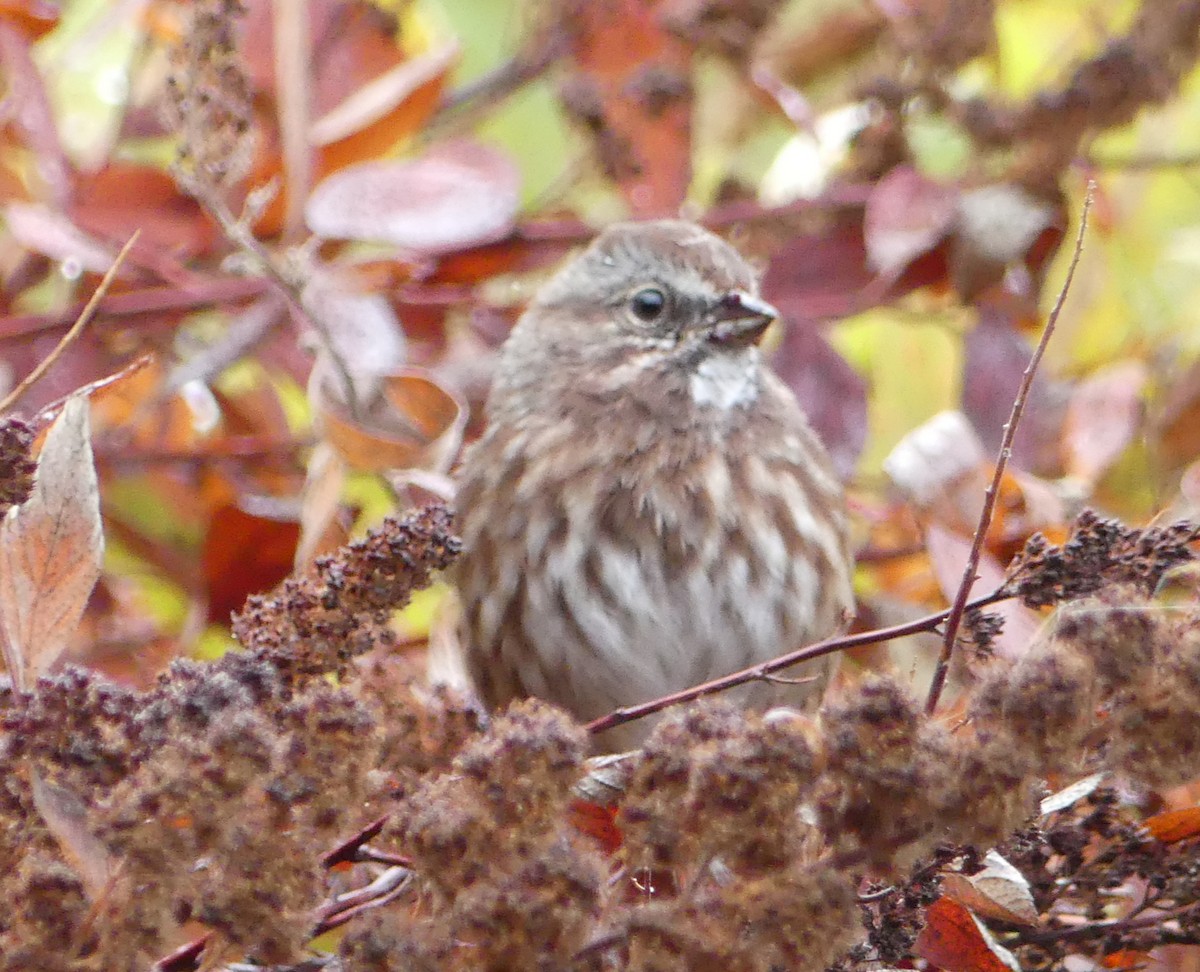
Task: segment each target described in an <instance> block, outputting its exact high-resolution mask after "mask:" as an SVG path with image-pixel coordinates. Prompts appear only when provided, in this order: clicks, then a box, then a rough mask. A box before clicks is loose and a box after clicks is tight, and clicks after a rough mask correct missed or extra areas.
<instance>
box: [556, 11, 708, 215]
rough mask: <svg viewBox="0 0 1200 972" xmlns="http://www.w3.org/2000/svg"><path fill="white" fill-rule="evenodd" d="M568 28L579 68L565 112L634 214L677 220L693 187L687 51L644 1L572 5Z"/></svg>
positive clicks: (566, 96) (565, 91) (567, 93)
mask: <svg viewBox="0 0 1200 972" xmlns="http://www.w3.org/2000/svg"><path fill="white" fill-rule="evenodd" d="M565 26H566V28H567V30H568V31H569V32H570V35H571V48H572V59H573V61H574V63H575V66H576V68H577V70H576V73H575V74H574V75H573V76H572V77H571V78H570V79H569V80H568V81H567V83H566V84H565V85H564V89H563V100H564V102H565V104H566V108H567V110H568V111H569V112H570V113H571V114H572V115H573V116H574V117H575V118H576V119H577V120H578V121H579V122H580V123H581V124H582V125H583V127H585V128H586V129H587V130H588V131H589V132H591V134H592V135H593V136H594V137H595V140H596V147H597V152H598V154H599V156H600V162H601V164H602V165H603V166H604V169H605V171H606V172H607V173H608V175H609V176H610V177H611V178H613V179H615V180H616V181H617V183H618V184H619V185H620V188H621V191H622V193H623V194H624V195H625V198H626V200H627V201H628V202H629V206H630V208H631V209H632V210H633V213H634V215H636V216H640V217H647V216H655V215H658V216H662V215H673V214H675V213H676V212H678V209H679V206H680V204H681V203H682V202H683V201H684V199H685V198H686V196H687V189H688V184H689V183H690V181H691V153H692V144H691V111H692V89H691V53H692V52H691V48H690V46H689V45H688V44H687V43H686V42H685V41H683V40H682V39H681V38H680V37H679V36H678V35H677V34H674V33H672V32H671V31H669V30H666V29H665V28H664V26H663V24H662V22H661V12H660V10H659V9H658V5H657V4H654V3H646V2H645V0H609V2H605V3H581V4H575V5H573V7H572V15H571V16H569V17H567V18H566V20H565Z"/></svg>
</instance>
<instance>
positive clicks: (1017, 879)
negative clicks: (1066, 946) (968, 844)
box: [942, 850, 1038, 926]
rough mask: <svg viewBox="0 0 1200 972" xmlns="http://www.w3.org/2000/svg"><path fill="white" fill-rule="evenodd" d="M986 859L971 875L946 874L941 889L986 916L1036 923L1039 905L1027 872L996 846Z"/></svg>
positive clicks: (1021, 923) (1013, 921) (1018, 923)
mask: <svg viewBox="0 0 1200 972" xmlns="http://www.w3.org/2000/svg"><path fill="white" fill-rule="evenodd" d="M984 863H985V864H986V866H985V867H984V869H983V870H982V871H980V872H979V873H978V874H972V875H971V876H970V877H968V876H967V875H965V874H947V875H946V876H945V877H944V878H943V879H942V892H943V893H944V894H946V895H948V896H949V897H951V898H953V899H954V900H955V901H957V902H958V903H959V904H961V905H964V906H965V907H967V908H970V909H971V910H972V911H973V912H975V913H976V914H979V915H983V916H984V917H985V918H998V919H1000V920H1001V921H1007V922H1012V923H1013V924H1017V925H1031V926H1032V925H1036V924H1037V921H1038V911H1037V906H1036V905H1034V903H1033V894H1032V892H1031V891H1030V889H1029V882H1028V881H1027V880H1026V879H1025V876H1024V875H1023V874H1022V873H1021V872H1020V871H1018V870H1017V869H1016V868H1015V867H1013V866H1012V865H1011V864H1010V863H1009V862H1008V861H1006V860H1005V859H1004V858H1003V857H1001V856H1000V855H999V854H997V853H996V852H995V851H994V850H991V851H988V852H987V857H986V858H985V861H984Z"/></svg>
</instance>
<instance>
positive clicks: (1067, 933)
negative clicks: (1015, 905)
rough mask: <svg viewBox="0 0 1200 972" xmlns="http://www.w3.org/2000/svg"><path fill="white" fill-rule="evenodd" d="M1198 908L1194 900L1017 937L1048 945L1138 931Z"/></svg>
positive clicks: (1034, 931)
mask: <svg viewBox="0 0 1200 972" xmlns="http://www.w3.org/2000/svg"><path fill="white" fill-rule="evenodd" d="M1197 908H1200V901H1193V902H1191V903H1190V904H1186V905H1183V906H1181V907H1179V908H1175V909H1174V910H1172V911H1163V912H1159V913H1158V914H1154V915H1142V916H1141V917H1139V918H1118V919H1115V920H1113V921H1096V922H1088V923H1087V924H1082V925H1075V926H1073V927H1070V928H1049V929H1046V930H1045V931H1039V930H1030V931H1022V932H1020V933H1018V936H1017V937H1018V940H1019V941H1020V942H1021V943H1022V944H1029V945H1048V944H1050V943H1052V942H1061V941H1069V940H1071V939H1079V938H1082V939H1088V938H1101V937H1103V936H1105V935H1111V934H1113V933H1120V932H1127V931H1138V930H1140V929H1142V928H1156V927H1158V926H1159V925H1162V924H1164V923H1165V922H1168V921H1174V920H1175V919H1177V918H1182V917H1184V916H1185V915H1188V914H1190V913H1191V912H1193V911H1195V910H1196V909H1197Z"/></svg>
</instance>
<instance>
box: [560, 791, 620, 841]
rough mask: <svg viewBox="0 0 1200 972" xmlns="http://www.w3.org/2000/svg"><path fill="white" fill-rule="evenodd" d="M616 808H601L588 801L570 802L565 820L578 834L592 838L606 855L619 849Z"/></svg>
mask: <svg viewBox="0 0 1200 972" xmlns="http://www.w3.org/2000/svg"><path fill="white" fill-rule="evenodd" d="M616 818H617V808H616V807H602V806H600V804H598V803H592V802H591V801H590V800H572V801H571V805H570V806H569V807H568V809H567V819H568V821H570V824H571V826H572V827H574V828H575V829H576V830H577V831H578V832H579V833H581V834H585V835H586V836H588V837H593V838H595V840H596V841H597V842H598V843H599V844H600V846H601V848H602V849H603V850H604V852H605V853H606V854H612V853H614V852H615V851H617V850H619V849H620V847H621V840H622V837H621V828H620V827H618V826H617V819H616Z"/></svg>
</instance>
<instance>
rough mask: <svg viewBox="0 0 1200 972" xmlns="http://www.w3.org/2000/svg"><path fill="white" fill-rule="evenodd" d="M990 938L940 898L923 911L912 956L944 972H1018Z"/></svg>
mask: <svg viewBox="0 0 1200 972" xmlns="http://www.w3.org/2000/svg"><path fill="white" fill-rule="evenodd" d="M990 938H991V936H990V935H987V936H986V937H985V931H984V929H983V927H982V926H981V925H980V924H979V922H978V921H976V920H975V917H974V915H972V914H971V912H969V911H968V910H967V909H966V908H964V907H963V906H962V905H960V904H959V903H958V902H957V901H952V900H951V899H949V898H945V897H942V898H938V899H937V901H935V902H934V903H933V904H931V905H930V906H929V907H928V909H926V911H925V927H924V928H923V929H921V934H920V935H919V936H918V937H917V941H916V944H915V945H914V946H913V954H915V955H918V956H920V957H921V958H923V959H925V961H927V962H930V963H932V964H933V965H936V966H938V967H939V968H942V969H946V970H947V972H1017V970H1018V966H1017V964H1016V960H1015V959H1013V957H1012V955H1011V954H1010V953H1009V952H1008V951H1007V949H1003V948H1002V947H1001V946H999V945H997V944H996V943H995V942H994V941H989V939H990Z"/></svg>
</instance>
